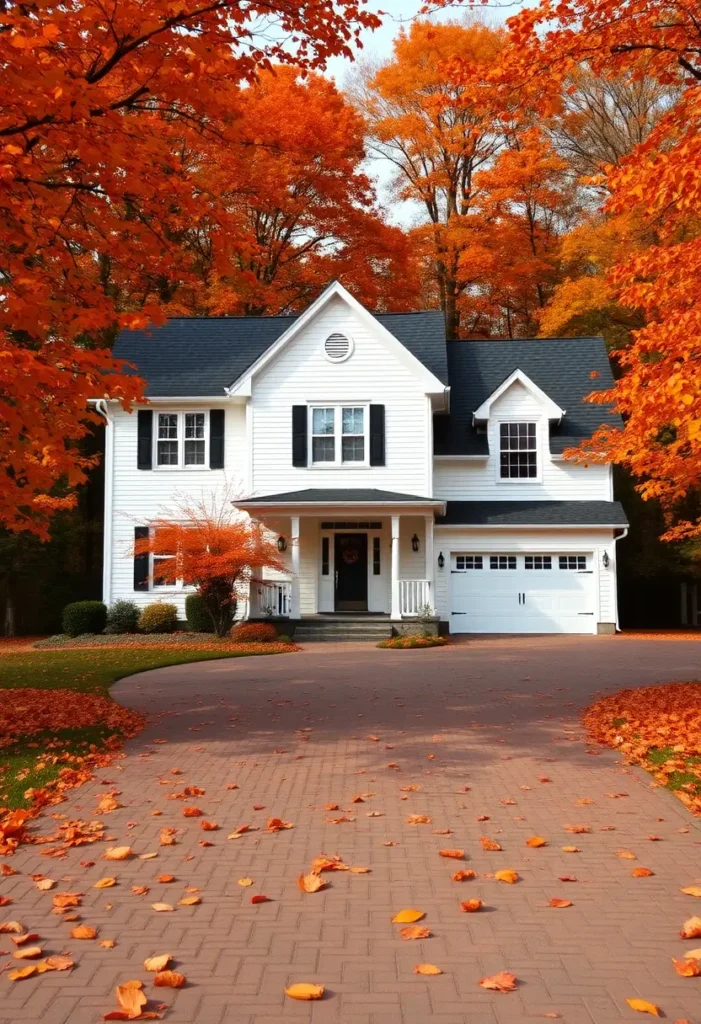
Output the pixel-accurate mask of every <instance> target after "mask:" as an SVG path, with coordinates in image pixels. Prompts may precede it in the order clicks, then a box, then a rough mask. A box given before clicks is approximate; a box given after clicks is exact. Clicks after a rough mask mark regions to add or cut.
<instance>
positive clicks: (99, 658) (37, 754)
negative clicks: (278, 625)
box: [0, 649, 274, 808]
mask: <svg viewBox="0 0 701 1024" xmlns="http://www.w3.org/2000/svg"><path fill="white" fill-rule="evenodd" d="M259 653H260V654H261V655H262V654H265V653H267V652H265V651H256V652H251V653H250V654H249V652H247V651H225V650H222V651H213V650H201V651H198V650H148V649H141V650H135V649H125V650H115V649H111V650H104V651H103V650H88V651H76V650H70V651H22V652H20V653H17V654H6V655H2V656H0V690H2V689H6V690H7V689H13V688H15V687H28V686H29V687H35V688H36V689H39V690H55V689H66V690H76V691H79V692H84V693H85V692H90V693H101V694H105V695H106V694H108V693H109V688H110V686H111V685H112V683H114V682H116V680H117V679H121V678H122V677H123V676H130V675H133V674H134V673H136V672H146V671H147V670H148V669H152V668H164V667H165V666H166V665H181V664H188V663H190V662H195V661H210V660H212V659H214V658H241V657H252V656H254V657H255V656H256V655H257V654H259ZM270 653H274V652H270ZM1 715H2V696H0V717H1ZM107 731H108V730H107V729H106V727H103V726H100V725H95V726H91V727H89V728H81V729H62V730H60V731H58V732H56V733H48V734H46V733H34V734H32V735H29V736H27V738H26V739H21V740H19V741H18V742H17V743H15V744H13V745H12V746H10V747H4V748H0V807H1V806H3V805H4V806H6V807H10V808H16V807H26V806H27V805H28V803H29V801H28V800H27V799H26V798H25V796H24V794H25V792H26V791H27V790H28V789H31V788H38V787H40V786H45V785H46V784H47V783H48V782H51V781H53V779H55V778H56V777H57V775H58V773H59V771H60V765H50V764H49V765H45V766H44V767H41V768H36V767H35V766H36V765H37V764H41V763H42V761H41V757H42V754H41V751H42V748H44V746H45V742H46V741H48V740H49V739H53V738H58V739H59V740H61V741H62V742H63V743H64V744H65V746H63V748H62V751H63V752H64V753H69V754H84V753H86V752H88V750H89V749H90V747H91V745H92V746H96V747H98V748H99V747H100V745H101V744H102V742H103V741H104V739H105V738H106V735H107Z"/></svg>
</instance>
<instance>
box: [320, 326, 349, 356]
mask: <svg viewBox="0 0 701 1024" xmlns="http://www.w3.org/2000/svg"><path fill="white" fill-rule="evenodd" d="M352 351H353V346H352V344H351V340H350V338H348V337H347V336H346V335H345V334H341V333H339V332H338V331H336V332H335V333H334V334H329V336H328V338H327V339H326V341H325V342H324V352H325V353H326V357H327V359H330V360H331V362H332V363H342V362H343V360H344V359H347V358H348V356H349V355H350V354H351V352H352Z"/></svg>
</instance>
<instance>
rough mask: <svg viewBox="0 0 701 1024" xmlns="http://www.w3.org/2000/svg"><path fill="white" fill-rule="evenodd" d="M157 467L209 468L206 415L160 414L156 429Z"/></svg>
mask: <svg viewBox="0 0 701 1024" xmlns="http://www.w3.org/2000/svg"><path fill="white" fill-rule="evenodd" d="M156 465H157V466H171V467H183V466H206V465H207V413H206V412H159V413H158V418H157V429H156Z"/></svg>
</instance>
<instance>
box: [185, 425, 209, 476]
mask: <svg viewBox="0 0 701 1024" xmlns="http://www.w3.org/2000/svg"><path fill="white" fill-rule="evenodd" d="M204 455H205V438H204V413H203V412H186V413H185V465H186V466H204Z"/></svg>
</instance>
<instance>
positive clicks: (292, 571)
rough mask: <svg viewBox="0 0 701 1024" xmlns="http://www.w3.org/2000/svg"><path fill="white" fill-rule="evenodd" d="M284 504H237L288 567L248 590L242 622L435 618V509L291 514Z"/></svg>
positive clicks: (315, 505)
mask: <svg viewBox="0 0 701 1024" xmlns="http://www.w3.org/2000/svg"><path fill="white" fill-rule="evenodd" d="M303 493H304V492H303ZM351 493H354V492H347V495H349V496H350V494H351ZM378 493H379V492H378ZM385 493H386V492H385ZM286 497H287V499H288V500H287V501H285V500H284V499H285V498H286ZM291 497H292V496H291V495H290V496H285V495H277V496H271V498H270V499H267V498H261V499H258V500H257V501H254V500H253V499H250V500H248V501H246V502H241V503H239V504H240V507H242V508H244V509H245V510H246V511H247V512H248V513H249V514H250V515H251V516H253V517H254V518H255V519H257V520H259V521H260V522H262V523H263V524H264V526H265V527H266V528H267V529H268V530H270V531H271V533H272V534H273V535H274V536H276V537H277V538H278V542H279V547H280V548H281V550H282V552H283V557H284V560H285V562H286V563H287V566H288V567H289V568H288V572H286V573H285V574H284V575H282V576H278V577H275V578H269V579H264V580H263V581H262V582H259V583H257V584H254V585H253V586H252V588H251V595H250V604H249V612H248V614H249V617H251V618H280V619H291V620H295V621H297V622H303V621H306V620H308V619H310V617H316V616H323V618H324V619H325V620H326V621H327V622H328V621H329V620H330V618H331V617H333V616H339V617H343V618H344V619H345V620H346V621H348V620H349V617H350V616H353V615H357V616H362V617H363V618H364V619H365V620H366V621H367V618H368V617H372V616H380V617H383V618H385V619H388V620H389V621H390V622H393V623H400V622H401V621H402V620H405V619H408V620H413V621H416V620H417V619H421V620H424V619H425V620H426V621H427V622H429V621H430V620H431V619H433V618H434V616H435V558H434V544H433V526H434V513H435V511H440V507H441V506H442V502H435V501H431V500H430V499H422V498H414V497H412V496H405V495H397V496H396V500H386V499H385V500H382V501H378V502H369V501H364V502H361V501H358V502H353V501H352V500H351V499H350V497H346V500H345V501H344V502H343V503H341V502H340V501H333V502H330V501H326V502H320V501H306V502H304V503H303V502H297V503H296V507H295V503H293V502H292V501H291V500H290V498H291ZM273 498H274V499H277V500H273ZM320 506H321V507H320Z"/></svg>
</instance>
